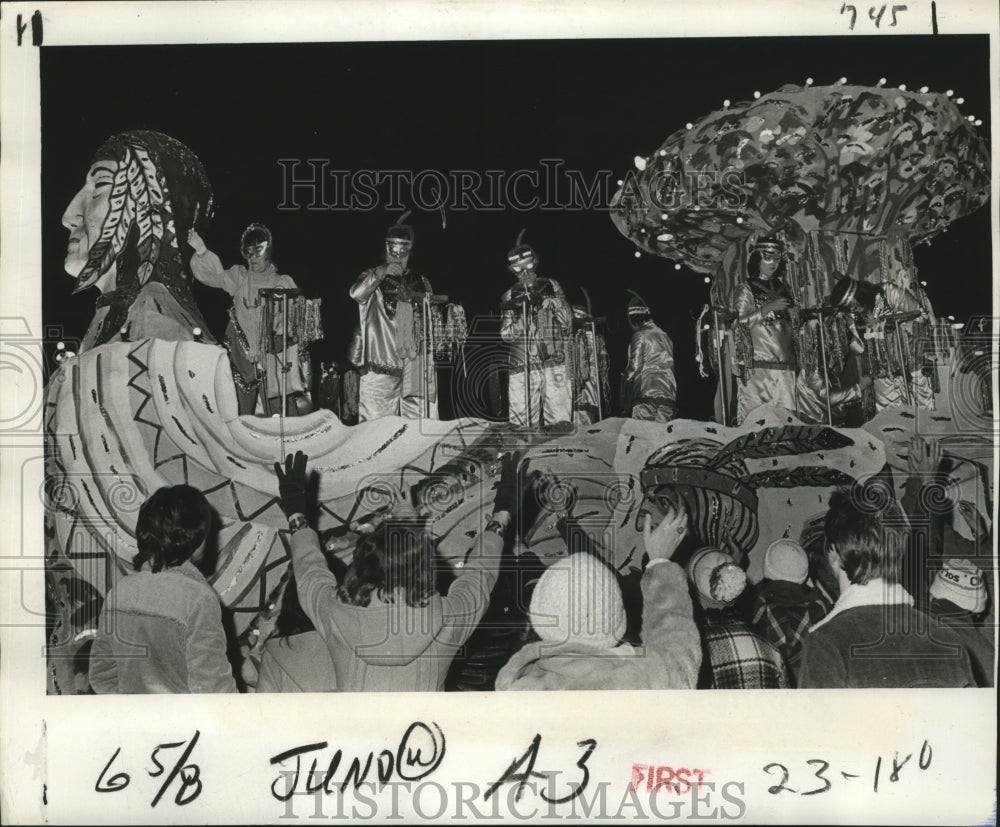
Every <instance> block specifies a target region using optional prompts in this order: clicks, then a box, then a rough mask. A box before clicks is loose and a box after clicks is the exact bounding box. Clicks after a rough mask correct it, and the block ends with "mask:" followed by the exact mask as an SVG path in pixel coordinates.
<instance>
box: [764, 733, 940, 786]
mask: <svg viewBox="0 0 1000 827" xmlns="http://www.w3.org/2000/svg"><path fill="white" fill-rule="evenodd" d="M911 758H913V753H912V752H911V753H907V754H906V755H901V754H900V753H898V752H897V753H895V754H894V755H893V756H891V757H885V758H883V756H881V755H879V756H876V759H875V769H874V773H873V783H872V790H873V792H876V793H877V792H878V790H879V781H881V780H884V778H883V773H884V772H886V771H889V770H890V768H891V772H890V774H889V781H890V782H891V783H893V784H895V783H896V782H897V781H899V780H900V772H901V771H902V769H903V768H904V767H905V766H906V765H907V763H908V762H909V760H910V759H911ZM932 758H933V750H932V749H931V745H930V744H929V743H928V742H927V741H924V743H923V745H922V746H921V747H920V754H919V756H918V758H917V767H918V768H919V769H920V770H926V769H927V768H928V767H929V766H930V765H931V759H932ZM805 763H806V765H807V766H808V768H809V769H808V771H803V772H796V773H795V777H794V778H793V777H792V772H791V771H790V770H789V769H788V767H786V766H785V765H784V764H779V763H778V762H777V761H774V762H772V763H770V764H765V765H764V767H763V770H764V772H766V773H767V774H768V775H769V776H771V777H772V778H773V779H778V782H777V783H776V784H772V785H771V786H769V787H768V788H767V791H768V792H769V793H770V794H771V795H778V794H779V793H783V792H785V793H792V794H793V795H818V794H819V793H825V792H828V791H829V790H831V789H832V788H833V781H831V780H830V776H831V775H832V776H834V777H836V776H837V775H838V774H839V775H840V777H841V778H842V779H843V780H844V781H845V782H846V781H852V780H853V779H855V778H863V777H864V773H860V772H847V771H846V770H837V771H833V772H831V770H830V766H831V765H830V762H829V761H824V760H823V759H822V758H811V759H809V760H808V761H806V762H805ZM790 783H791V784H794V785H795V786H790Z"/></svg>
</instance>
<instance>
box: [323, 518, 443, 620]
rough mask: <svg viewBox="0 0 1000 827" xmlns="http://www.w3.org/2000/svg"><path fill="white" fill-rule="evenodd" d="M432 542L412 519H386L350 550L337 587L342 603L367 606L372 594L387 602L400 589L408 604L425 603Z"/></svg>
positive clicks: (431, 571)
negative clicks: (348, 562)
mask: <svg viewBox="0 0 1000 827" xmlns="http://www.w3.org/2000/svg"><path fill="white" fill-rule="evenodd" d="M434 558H435V548H434V543H433V541H432V540H431V538H430V537H429V536H428V534H427V532H426V531H425V530H424V528H423V526H422V524H421V523H419V522H416V521H398V520H387V521H386V522H384V523H382V525H380V526H379V527H378V528H377V529H375V532H374V533H373V534H370V535H368V536H367V537H364V538H363V539H362V540H361V541H360V542H359V543H358V545H357V547H356V548H355V549H354V562H353V563H352V564H351V568H350V570H349V571H348V573H347V576H346V577H345V578H344V582H343V584H342V585H341V586H340V588H339V589H338V590H337V595H338V597H339V598H340V599H341V600H342V601H343V602H344V603H350V604H352V605H354V606H368V605H370V604H371V599H372V595H373V594H374V595H376V596H377V597H378V598H379V599H380V600H382V601H384V602H387V603H391V602H393V600H394V595H395V592H396V591H397V590H398V589H402V590H403V594H404V599H405V600H406V603H407V605H409V606H426V605H427V603H428V601H429V600H430V598H431V596H432V595H433V594H434V593H435V591H436V589H435V588H434V582H435V579H434V577H435V575H434Z"/></svg>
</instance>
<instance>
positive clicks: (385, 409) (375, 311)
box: [351, 216, 437, 421]
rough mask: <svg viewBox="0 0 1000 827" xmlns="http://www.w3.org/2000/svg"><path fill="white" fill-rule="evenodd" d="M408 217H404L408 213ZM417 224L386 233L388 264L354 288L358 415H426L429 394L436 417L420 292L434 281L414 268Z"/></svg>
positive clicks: (365, 417)
mask: <svg viewBox="0 0 1000 827" xmlns="http://www.w3.org/2000/svg"><path fill="white" fill-rule="evenodd" d="M404 219H405V216H404ZM413 238H414V236H413V228H412V227H410V226H409V225H407V224H402V223H399V224H394V225H393V226H392V227H390V228H389V230H388V232H387V233H386V236H385V263H384V264H380V265H378V266H377V267H373V268H371V269H370V270H365V271H364V272H363V273H362V274H361V277H360V278H359V279H358V280H357V281H356V282H355V283H354V286H353V287H351V298H352V299H354V300H355V301H356V302H357V303H358V305H359V308H360V314H361V339H360V353H358V354H356V357H357V359H358V361H359V362H360V367H361V382H360V390H359V401H358V416H359V419H360V420H361V421H365V420H369V419H378V418H379V417H383V416H403V417H406V418H407V419H421V418H423V417H424V416H425V406H426V405H427V404H428V403H427V402H426V401H425V400H426V397H427V396H429V397H430V401H429V408H430V418H431V419H437V389H436V382H435V377H434V367H433V362H431V363H429V364H428V362H427V359H428V358H429V359H431V360H433V354H426V353H425V352H424V341H423V338H424V328H423V323H424V319H423V308H424V305H423V304H422V299H421V298H420V294H422V293H431V292H432V290H431V284H430V282H429V281H428V280H427V279H426V278H424V277H423V276H422V275H420V274H419V273H418V272H416V271H415V270H411V269H410V267H409V260H410V254H411V252H412V251H413Z"/></svg>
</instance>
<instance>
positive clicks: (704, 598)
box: [686, 546, 747, 609]
mask: <svg viewBox="0 0 1000 827" xmlns="http://www.w3.org/2000/svg"><path fill="white" fill-rule="evenodd" d="M686 568H687V575H688V579H689V580H690V581H691V583H692V584H693V585H694V587H695V590H696V591H697V592H698V600H699V602H700V603H701V605H702V606H703V607H704V608H706V609H721V608H723V607H725V606H729V605H730V604H732V603H733V602H734V601H735V600H736V599H737V598H738V597H739V596H740V595H741V594H743V591H744V589H746V586H747V575H746V572H745V571H743V569H741V568H740V567H739V566H737V565H736V562H735V561H734V560H733V558H732V556H731V555H729V554H726V553H725V552H723V551H720V550H719V549H717V548H713V547H712V546H706V547H705V548H702V549H699V550H698V551H696V552H695V553H694V554H693V555H691V559H690V560H689V561H688V564H687V567H686Z"/></svg>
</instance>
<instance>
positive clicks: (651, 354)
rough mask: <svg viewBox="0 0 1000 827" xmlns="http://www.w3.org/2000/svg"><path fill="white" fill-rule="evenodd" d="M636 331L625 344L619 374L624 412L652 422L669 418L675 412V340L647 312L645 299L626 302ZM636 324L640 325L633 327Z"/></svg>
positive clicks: (633, 299) (630, 319) (668, 419)
mask: <svg viewBox="0 0 1000 827" xmlns="http://www.w3.org/2000/svg"><path fill="white" fill-rule="evenodd" d="M627 312H628V317H629V322H630V323H632V324H633V329H634V331H635V332H633V334H632V340H631V341H630V342H629V346H628V365H627V367H626V368H625V374H624V376H623V377H622V384H623V392H624V397H625V398H624V400H623V405H622V407H623V408H624V409H625V414H626V416H631V417H632V418H633V419H645V420H649V421H651V422H669V421H670V420H671V419H673V418H674V417H675V416H676V415H677V380H676V378H675V377H674V343H673V342H672V341H670V337H669V336H668V335H667V334H666V333H664V332H663V330H661V329H660V328H659V327H658V326H657V324H656V322H654V321H653V320H652V318H651V317H650V314H649V308H648V307H647V306H646V305H645V303H644V302H642V301H641V300H639V299H637V298H632V299H630V300H629V303H628V310H627ZM635 325H639V326H638V327H635Z"/></svg>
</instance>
